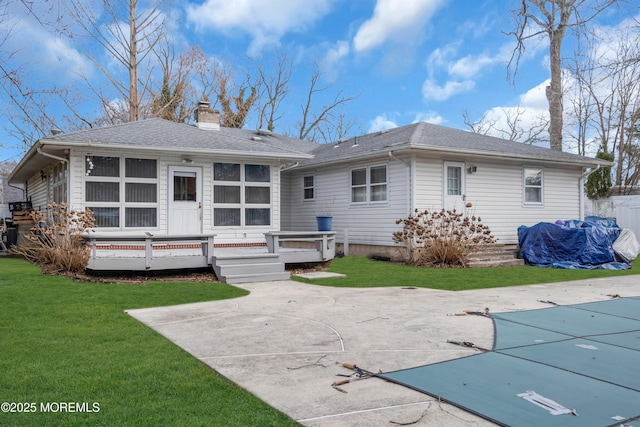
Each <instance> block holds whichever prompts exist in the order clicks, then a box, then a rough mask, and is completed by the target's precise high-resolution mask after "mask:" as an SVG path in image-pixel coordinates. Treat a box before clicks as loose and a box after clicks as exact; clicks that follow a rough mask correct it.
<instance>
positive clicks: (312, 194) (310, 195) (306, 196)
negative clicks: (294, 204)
mask: <svg viewBox="0 0 640 427" xmlns="http://www.w3.org/2000/svg"><path fill="white" fill-rule="evenodd" d="M315 181H316V179H315V177H314V176H313V175H307V176H304V177H302V194H303V196H302V198H303V200H315V198H316V190H315Z"/></svg>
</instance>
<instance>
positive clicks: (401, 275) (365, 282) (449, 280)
mask: <svg viewBox="0 0 640 427" xmlns="http://www.w3.org/2000/svg"><path fill="white" fill-rule="evenodd" d="M329 271H331V272H334V273H342V274H346V277H341V278H330V279H313V280H309V279H301V278H299V277H295V278H294V280H297V281H300V282H304V283H314V284H317V285H325V286H334V287H343V288H375V287H383V286H414V287H420V288H432V289H442V290H448V291H463V290H468V289H483V288H498V287H504V286H519V285H531V284H535V283H552V282H564V281H569V280H581V279H592V278H598V277H614V276H625V275H629V274H637V273H640V261H638V260H636V261H635V262H634V264H632V268H631V269H629V270H615V271H614V270H563V269H555V268H541V267H531V266H522V267H499V268H424V267H410V266H407V265H403V264H393V263H388V262H382V261H373V260H370V259H368V258H365V257H362V256H356V255H350V256H347V257H344V258H336V259H334V260H333V261H332V263H331V267H330V269H329Z"/></svg>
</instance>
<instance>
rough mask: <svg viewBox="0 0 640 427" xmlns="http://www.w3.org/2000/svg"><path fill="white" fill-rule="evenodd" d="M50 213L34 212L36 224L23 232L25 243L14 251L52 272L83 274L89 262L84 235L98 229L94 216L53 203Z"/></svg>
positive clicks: (33, 218)
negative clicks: (95, 228)
mask: <svg viewBox="0 0 640 427" xmlns="http://www.w3.org/2000/svg"><path fill="white" fill-rule="evenodd" d="M47 211H48V212H49V215H47V212H43V211H31V212H30V215H31V219H32V220H33V222H34V225H33V226H32V227H31V228H30V229H29V232H27V233H24V238H25V241H24V243H20V244H18V245H17V246H14V247H13V248H12V252H13V253H15V254H18V255H22V256H23V257H25V258H26V259H27V260H29V261H31V262H33V263H35V264H39V265H42V266H43V267H44V268H46V269H47V270H49V271H51V272H58V273H62V272H64V273H79V272H83V271H84V270H85V268H86V266H87V262H88V261H89V248H88V247H87V246H86V245H85V243H84V239H83V238H82V235H83V234H84V233H88V232H91V231H92V230H93V228H94V227H95V220H94V217H93V213H92V212H91V211H90V210H89V209H85V210H84V211H75V210H73V211H69V210H68V209H67V205H66V204H65V203H61V204H60V205H58V204H56V203H51V204H49V205H48V206H47Z"/></svg>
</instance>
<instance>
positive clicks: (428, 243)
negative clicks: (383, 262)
mask: <svg viewBox="0 0 640 427" xmlns="http://www.w3.org/2000/svg"><path fill="white" fill-rule="evenodd" d="M467 207H468V208H470V207H471V203H468V204H467ZM396 224H402V226H403V227H402V230H401V231H396V232H395V233H393V241H394V242H395V243H398V244H400V245H402V246H403V247H404V249H405V260H406V262H407V263H408V264H411V265H414V266H430V267H466V265H467V263H468V257H469V255H470V254H471V253H472V252H475V251H477V250H479V249H480V248H481V247H482V245H486V244H492V243H495V242H496V238H495V237H494V236H493V235H492V234H491V230H490V229H489V227H488V226H486V225H484V224H482V219H481V218H480V217H476V216H475V215H464V214H462V213H460V212H457V211H456V210H455V209H453V210H445V209H442V210H440V211H429V210H425V211H419V210H418V209H416V210H415V212H414V213H413V214H412V215H410V216H409V217H407V218H405V219H398V220H397V221H396Z"/></svg>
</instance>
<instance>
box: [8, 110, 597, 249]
mask: <svg viewBox="0 0 640 427" xmlns="http://www.w3.org/2000/svg"><path fill="white" fill-rule="evenodd" d="M196 118H197V126H191V125H186V124H180V123H173V122H169V121H165V120H161V119H148V120H144V121H139V122H133V123H126V124H121V125H116V126H109V127H104V128H97V129H90V130H85V131H79V132H73V133H69V134H63V133H57V134H55V135H52V136H49V137H46V138H42V139H40V140H39V141H37V143H36V144H35V145H34V146H33V147H32V148H31V149H30V151H29V152H28V153H27V154H26V156H25V157H24V158H23V159H22V160H21V162H20V163H19V164H18V166H17V167H16V168H15V169H14V171H13V172H12V174H11V175H10V177H9V182H11V183H13V184H24V186H25V192H26V197H27V198H28V200H30V201H31V202H32V205H33V207H34V209H40V210H45V209H46V207H47V204H49V203H50V202H61V201H66V202H68V204H69V206H70V208H71V209H84V208H85V207H88V208H91V209H92V210H93V212H94V215H95V217H96V221H97V225H98V227H99V229H98V231H99V232H100V233H102V234H106V233H111V234H113V235H121V236H124V235H127V236H143V237H144V235H145V233H148V235H155V236H165V237H166V236H173V235H191V236H194V235H213V234H215V242H216V247H220V246H223V247H224V246H226V247H229V246H251V245H256V244H257V245H265V244H266V243H265V233H270V234H268V236H267V238H274V237H273V233H274V232H282V231H289V232H295V233H299V232H305V231H307V232H311V231H315V230H316V215H327V214H329V215H332V216H333V229H334V230H335V231H336V232H337V235H336V236H337V241H338V242H345V241H348V243H349V244H350V248H351V249H352V252H356V253H357V252H360V251H362V252H360V253H366V252H368V253H371V252H374V253H376V252H381V251H384V250H387V249H388V247H389V246H393V243H392V239H391V236H392V233H393V232H394V231H396V230H397V229H398V226H397V225H396V222H395V221H396V219H399V218H403V217H406V216H408V215H409V214H410V213H411V212H413V211H414V210H415V209H438V210H439V209H441V208H443V207H445V208H455V209H457V210H458V211H464V210H465V205H466V204H467V203H468V202H471V203H472V204H473V207H472V208H471V209H469V210H468V211H469V212H474V213H475V215H479V216H481V217H482V219H483V222H484V223H485V224H487V225H489V226H490V227H491V229H492V231H493V232H494V234H495V235H496V236H497V237H498V238H499V239H500V240H499V243H507V244H513V243H516V241H517V240H516V230H517V227H518V226H519V225H522V224H524V225H532V224H535V223H537V222H539V221H554V220H556V219H559V218H562V219H573V218H580V217H581V216H582V212H581V208H580V207H581V206H582V197H583V194H584V191H583V181H584V177H585V176H586V173H585V172H586V171H587V170H588V169H589V168H595V167H597V166H598V165H609V163H608V162H605V161H602V160H597V159H590V158H586V157H581V156H577V155H573V154H569V153H563V152H557V151H552V150H549V149H545V148H540V147H535V146H531V145H524V144H519V143H515V142H510V141H505V140H501V139H497V138H492V137H487V136H482V135H479V134H474V133H469V132H464V131H460V130H455V129H449V128H445V127H442V126H436V125H430V124H426V123H417V124H413V125H408V126H403V127H399V128H395V129H391V130H388V131H382V132H376V133H373V134H369V135H364V136H360V137H357V138H352V139H349V140H346V141H340V142H336V143H333V144H325V145H317V144H314V143H311V142H306V141H300V140H296V139H292V138H287V137H284V136H280V135H275V134H271V133H270V132H268V131H251V130H242V129H230V128H221V127H220V125H219V123H220V122H219V116H218V115H217V113H215V112H213V111H212V110H211V109H210V108H209V106H208V104H207V103H201V105H200V107H199V109H198V111H197V115H196ZM295 233H293V234H291V233H289V234H286V235H281V236H279V237H278V236H275V239H276V241H284V240H286V239H289V238H292V236H293V235H294V234H295ZM297 237H300V236H297ZM302 237H304V236H302ZM326 237H327V236H324V237H323V238H324V241H325V242H326ZM310 239H311V238H310ZM385 247H386V248H387V249H385ZM274 250H275V252H278V251H277V249H274Z"/></svg>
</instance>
